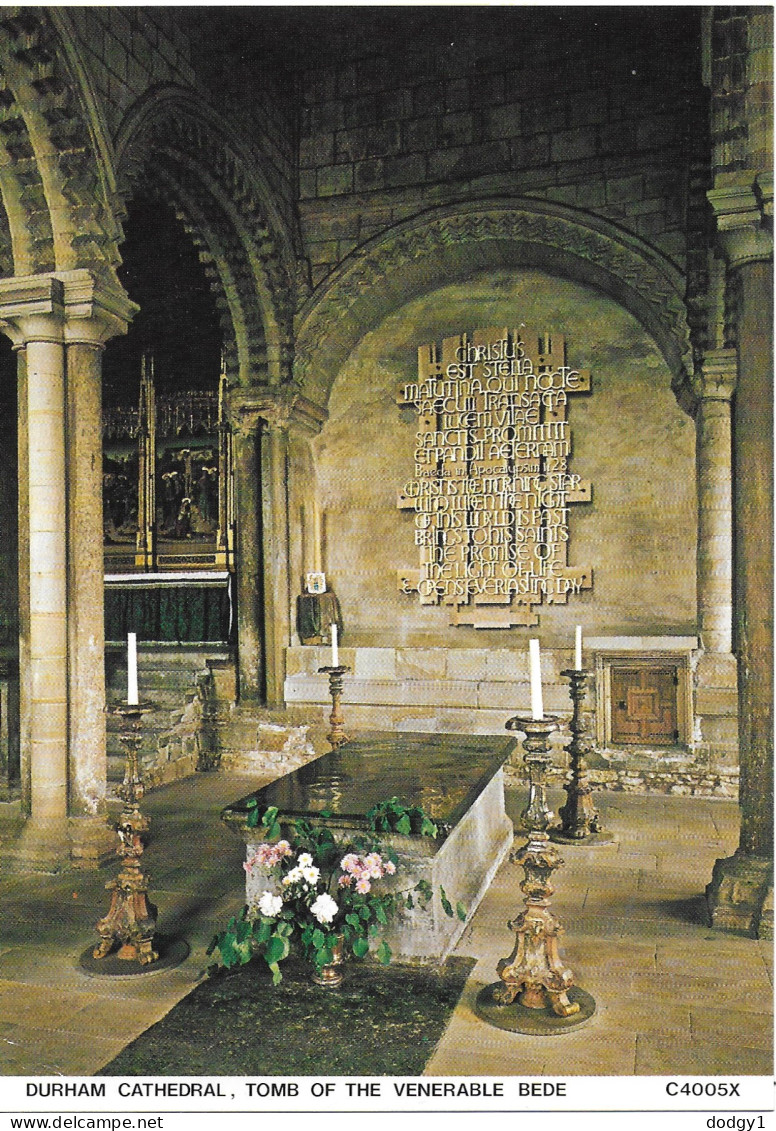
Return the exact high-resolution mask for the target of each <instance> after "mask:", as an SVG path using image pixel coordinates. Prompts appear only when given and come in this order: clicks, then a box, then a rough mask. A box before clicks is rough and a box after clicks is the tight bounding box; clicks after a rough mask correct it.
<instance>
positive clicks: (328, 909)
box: [310, 891, 339, 923]
mask: <svg viewBox="0 0 776 1131" xmlns="http://www.w3.org/2000/svg"><path fill="white" fill-rule="evenodd" d="M310 910H311V911H312V913H313V915H314V916H315V918H316V919H317V920H318V922H319V923H330V922H331V921H332V919H333V918H334V916H335V915H336V914H337V912H338V911H339V907H338V906H337V901H336V900H334V899H332V898H331V896H330V895H329V894H328V893H327V892H325V891H324V892H321V894H320V895H319V896H318V898H317V899H316V901H315V903H313V904H312V905H311V907H310Z"/></svg>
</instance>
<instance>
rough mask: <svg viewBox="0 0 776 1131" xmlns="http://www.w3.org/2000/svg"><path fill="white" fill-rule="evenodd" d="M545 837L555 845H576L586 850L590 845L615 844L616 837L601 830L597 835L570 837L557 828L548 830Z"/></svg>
mask: <svg viewBox="0 0 776 1131" xmlns="http://www.w3.org/2000/svg"><path fill="white" fill-rule="evenodd" d="M547 835H548V836H549V838H550V840H552V841H554V842H555V844H578V845H579V846H580V848H588V847H590V846H591V845H600V844H616V843H617V837H616V836H614V835H613V834H612V833H609V832H607V831H606V829H601V831H600V832H597V833H588V835H587V836H570V835H569V834H568V833H564V832H563V830H562V829H561V828H560V827H558V828H555V829H548V830H547Z"/></svg>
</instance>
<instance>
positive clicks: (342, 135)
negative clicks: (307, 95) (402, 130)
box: [335, 122, 399, 162]
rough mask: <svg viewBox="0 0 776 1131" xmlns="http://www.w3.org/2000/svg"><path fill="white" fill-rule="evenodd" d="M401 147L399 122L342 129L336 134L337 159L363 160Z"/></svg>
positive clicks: (339, 160)
mask: <svg viewBox="0 0 776 1131" xmlns="http://www.w3.org/2000/svg"><path fill="white" fill-rule="evenodd" d="M398 149H399V124H398V122H388V123H383V124H382V125H379V126H370V127H368V128H362V129H350V130H340V131H339V132H338V133H337V134H336V135H335V160H336V161H338V162H342V161H361V160H363V159H364V158H365V157H384V156H386V155H388V154H391V153H396V152H397V151H398Z"/></svg>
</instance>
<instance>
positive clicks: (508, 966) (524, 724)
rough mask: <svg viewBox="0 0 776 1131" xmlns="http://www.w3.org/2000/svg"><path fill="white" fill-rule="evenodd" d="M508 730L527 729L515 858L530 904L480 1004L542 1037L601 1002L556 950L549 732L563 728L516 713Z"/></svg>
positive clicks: (499, 1022) (490, 1015) (569, 1025)
mask: <svg viewBox="0 0 776 1131" xmlns="http://www.w3.org/2000/svg"><path fill="white" fill-rule="evenodd" d="M506 728H507V730H519V731H524V732H525V738H524V739H523V747H524V749H525V756H524V761H525V765H526V769H527V771H528V779H529V792H528V804H527V806H526V808H525V809H524V810H523V812H522V813H521V819H522V822H523V825H524V826H525V828H526V829H527V830H528V841H527V843H526V844H524V845H523V847H522V848H520V849H518V850H517V851H516V852H513V853H512V855H511V856H510V859H511V861H512V862H513V863H515V864H520V865H521V867H522V868H523V869H524V871H525V878H524V880H523V881H522V883H521V884H520V889H521V891H522V892H523V893H524V895H525V908H524V910H523V911H521V912H520V913H519V914H518V915H517V916H516V917H515V919H513V920H512V921H511V922H510V923H509V924H508V926H509V929H510V930H512V931H514V932H515V935H516V939H515V945H514V948H513V950H512V953H511V954H510V956H509V957H508V958H502V959H501V961H500V962H499V963H498V965H497V967H496V971H497V973H498V976H499V978H500V981H499V982H496V983H494V984H492V985H490V986H485V987H484V988H483V989H482V990H481V991H480V993H479V994H478V996H477V1002H476V1007H475V1008H476V1011H477V1013H478V1014H479V1015H480V1016H481V1017H482V1018H483V1019H484V1020H485V1021H488V1022H489V1023H490V1024H491V1025H496V1026H497V1027H498V1028H500V1029H509V1030H511V1031H513V1032H518V1033H531V1034H534V1035H538V1036H542V1035H547V1034H551V1033H561V1032H566V1031H568V1030H569V1029H574V1028H576V1027H577V1026H579V1025H581V1024H583V1023H584V1022H585V1021H587V1020H588V1019H589V1018H590V1017H592V1015H593V1013H594V1012H595V1001H594V1000H593V998H592V997H591V996H590V994H588V993H586V992H585V991H584V990H581V989H579V988H578V987H577V986H575V985H574V978H573V975H572V973H571V971H570V970H569V969H567V968H566V967H565V966H564V965H563V962H562V960H561V957H560V954H559V951H558V936H559V935H560V934H561V932H562V930H563V928H562V927H561V925H560V923H559V922H558V920H557V919H556V918H555V916H554V915H553V914H552V912H551V911H550V910H549V906H548V905H549V899H550V896H551V895H552V893H553V888H552V885H551V883H550V877H551V875H552V873H553V872H554V871H555V869H556V868H558V867H560V865H561V864H562V863H563V861H562V860H561V858H560V855H559V854H558V851H557V849H556V848H554V846H553V845H552V844H550V840H549V837H548V835H547V828H548V825H549V823H550V821H551V820H552V813H551V811H550V809H549V808H548V806H547V799H546V796H545V791H546V775H547V767H548V765H549V763H550V757H549V749H550V735H551V734H552V733H553V732H554V731H556V730H557V729H558V726H557V723H556V721H555V720H554V719H551V718H547V717H545V718H543V719H533V718H521V717H520V716H516V717H515V718H513V719H510V720H509V721H508V722H507V724H506Z"/></svg>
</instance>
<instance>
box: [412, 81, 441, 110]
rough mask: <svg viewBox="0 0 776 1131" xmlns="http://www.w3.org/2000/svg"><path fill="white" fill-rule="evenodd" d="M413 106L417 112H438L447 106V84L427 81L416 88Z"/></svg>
mask: <svg viewBox="0 0 776 1131" xmlns="http://www.w3.org/2000/svg"><path fill="white" fill-rule="evenodd" d="M413 107H414V110H415V113H416V114H438V113H439V112H440V111H441V110H444V108H445V84H444V83H443V82H427V83H423V85H422V86H418V87H416V88H415V91H414V95H413Z"/></svg>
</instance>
